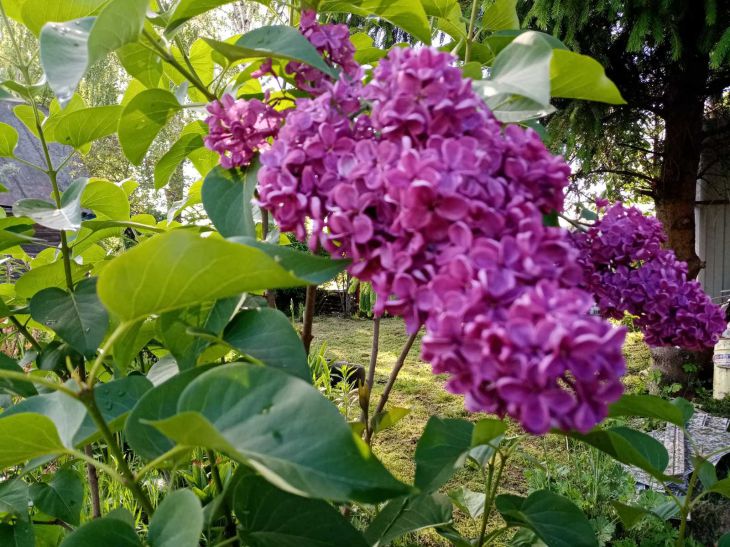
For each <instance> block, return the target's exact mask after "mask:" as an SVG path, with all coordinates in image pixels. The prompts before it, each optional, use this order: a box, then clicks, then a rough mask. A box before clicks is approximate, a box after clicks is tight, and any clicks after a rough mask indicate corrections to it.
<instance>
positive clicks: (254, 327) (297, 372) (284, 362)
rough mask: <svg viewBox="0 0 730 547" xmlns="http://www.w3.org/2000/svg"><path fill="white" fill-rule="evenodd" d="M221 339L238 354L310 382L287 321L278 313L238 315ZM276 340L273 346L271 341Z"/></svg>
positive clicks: (262, 310) (265, 310) (254, 311)
mask: <svg viewBox="0 0 730 547" xmlns="http://www.w3.org/2000/svg"><path fill="white" fill-rule="evenodd" d="M223 339H224V340H225V341H226V342H227V343H228V344H230V345H231V346H233V347H234V348H236V349H237V350H239V351H240V352H242V353H244V354H246V355H250V356H251V357H253V358H255V359H258V360H259V361H261V362H262V363H264V364H265V365H268V366H270V367H275V368H278V369H280V370H283V371H284V372H286V373H288V374H292V375H293V376H296V377H298V378H301V379H302V380H305V381H307V382H311V373H310V371H309V365H307V354H306V353H305V351H304V346H303V345H302V340H301V338H299V335H298V334H297V332H296V331H295V330H294V328H293V327H292V325H291V322H290V321H289V319H288V318H287V317H286V315H284V314H283V313H281V312H280V311H279V310H274V309H271V308H256V309H250V310H243V311H241V312H240V313H239V314H238V315H236V317H234V318H233V321H231V323H230V324H229V325H228V326H227V327H226V330H225V331H224V333H223ZM272 340H276V343H275V344H272V343H271V341H272Z"/></svg>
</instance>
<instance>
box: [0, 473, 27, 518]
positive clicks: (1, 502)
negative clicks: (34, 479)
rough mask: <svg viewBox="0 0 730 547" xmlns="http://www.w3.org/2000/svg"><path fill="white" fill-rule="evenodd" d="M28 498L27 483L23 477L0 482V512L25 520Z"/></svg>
mask: <svg viewBox="0 0 730 547" xmlns="http://www.w3.org/2000/svg"><path fill="white" fill-rule="evenodd" d="M29 499H30V498H29V494H28V485H27V484H26V483H25V482H23V479H19V478H18V479H9V480H5V481H3V482H0V513H7V514H9V515H13V516H16V517H18V518H21V519H23V520H27V518H28V501H29Z"/></svg>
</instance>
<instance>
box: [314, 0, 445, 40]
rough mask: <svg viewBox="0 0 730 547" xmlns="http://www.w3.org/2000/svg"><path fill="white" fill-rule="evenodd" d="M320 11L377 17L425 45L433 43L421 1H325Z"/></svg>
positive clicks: (320, 5) (321, 3) (320, 6)
mask: <svg viewBox="0 0 730 547" xmlns="http://www.w3.org/2000/svg"><path fill="white" fill-rule="evenodd" d="M318 11H319V12H320V13H325V12H341V13H352V14H353V15H359V16H360V17H370V16H372V15H375V16H377V17H381V18H383V19H385V20H386V21H390V22H391V23H393V24H394V25H395V26H397V27H400V28H402V29H403V30H405V31H406V32H408V33H410V34H412V35H413V36H414V37H416V38H418V39H419V40H421V41H422V42H423V43H425V44H430V43H431V25H429V23H428V18H427V17H426V12H425V11H424V9H423V5H422V4H421V1H420V0H323V1H322V2H320V4H319V8H318Z"/></svg>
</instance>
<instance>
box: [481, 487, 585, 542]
mask: <svg viewBox="0 0 730 547" xmlns="http://www.w3.org/2000/svg"><path fill="white" fill-rule="evenodd" d="M495 506H496V507H497V510H498V511H499V512H500V513H501V514H502V517H503V518H504V519H505V521H506V522H507V524H508V525H511V526H524V527H526V528H529V529H530V530H532V531H533V532H535V534H537V536H538V537H539V538H540V539H541V540H543V541H544V542H545V543H546V544H547V545H548V546H549V547H597V546H598V542H597V541H596V537H595V533H594V532H593V527H592V526H591V523H590V522H589V521H588V519H587V518H586V516H585V515H584V514H583V512H582V511H581V510H580V509H578V507H576V506H575V504H573V502H571V501H570V500H568V499H567V498H564V497H563V496H559V495H557V494H554V493H552V492H549V491H547V490H538V491H537V492H533V493H532V494H530V495H529V496H528V497H527V498H522V497H520V496H513V495H509V494H503V495H500V496H497V498H496V499H495Z"/></svg>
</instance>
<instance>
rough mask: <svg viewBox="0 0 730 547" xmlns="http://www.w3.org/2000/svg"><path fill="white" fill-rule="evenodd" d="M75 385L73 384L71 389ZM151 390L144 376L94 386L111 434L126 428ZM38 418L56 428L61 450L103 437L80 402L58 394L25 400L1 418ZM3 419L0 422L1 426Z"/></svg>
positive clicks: (128, 377) (8, 410)
mask: <svg viewBox="0 0 730 547" xmlns="http://www.w3.org/2000/svg"><path fill="white" fill-rule="evenodd" d="M74 385H75V384H73V383H70V384H69V387H74ZM151 387H152V384H150V382H149V380H147V378H145V377H144V376H127V377H124V378H120V379H119V380H114V381H112V382H108V383H106V384H97V385H96V386H95V388H94V397H95V399H96V403H97V405H98V406H99V409H100V411H101V414H102V416H103V417H104V420H105V421H106V422H107V424H108V425H109V429H110V430H111V431H112V432H116V431H119V430H120V429H122V427H124V422H125V420H126V417H127V414H128V413H129V412H130V410H131V409H132V408H133V407H134V406H135V405H136V404H137V402H138V401H139V399H140V398H141V397H142V395H143V394H144V393H145V392H146V391H147V390H149V389H150V388H151ZM39 415H40V417H41V418H44V419H46V420H50V421H51V423H52V424H55V428H54V429H53V433H54V435H56V437H57V438H58V439H59V442H60V443H62V446H65V447H68V448H74V447H79V446H83V445H86V444H88V443H90V442H92V441H94V440H95V439H97V438H99V436H100V433H99V431H98V429H97V427H96V424H95V423H94V420H93V419H92V418H91V416H89V415H88V413H87V412H86V408H85V407H84V405H83V404H82V403H81V402H80V401H78V400H77V399H74V398H72V397H69V396H68V395H66V394H65V393H61V392H58V391H56V392H53V393H48V394H43V395H37V396H35V397H30V398H28V399H25V400H23V401H21V402H20V403H18V404H16V405H14V406H13V407H11V408H9V409H7V410H6V411H5V412H4V413H3V414H2V416H7V419H10V418H13V417H15V416H39ZM4 419H5V418H0V423H2V421H3V420H4ZM48 453H52V452H50V451H49V452H48ZM39 455H42V454H39ZM34 457H35V456H34Z"/></svg>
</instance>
